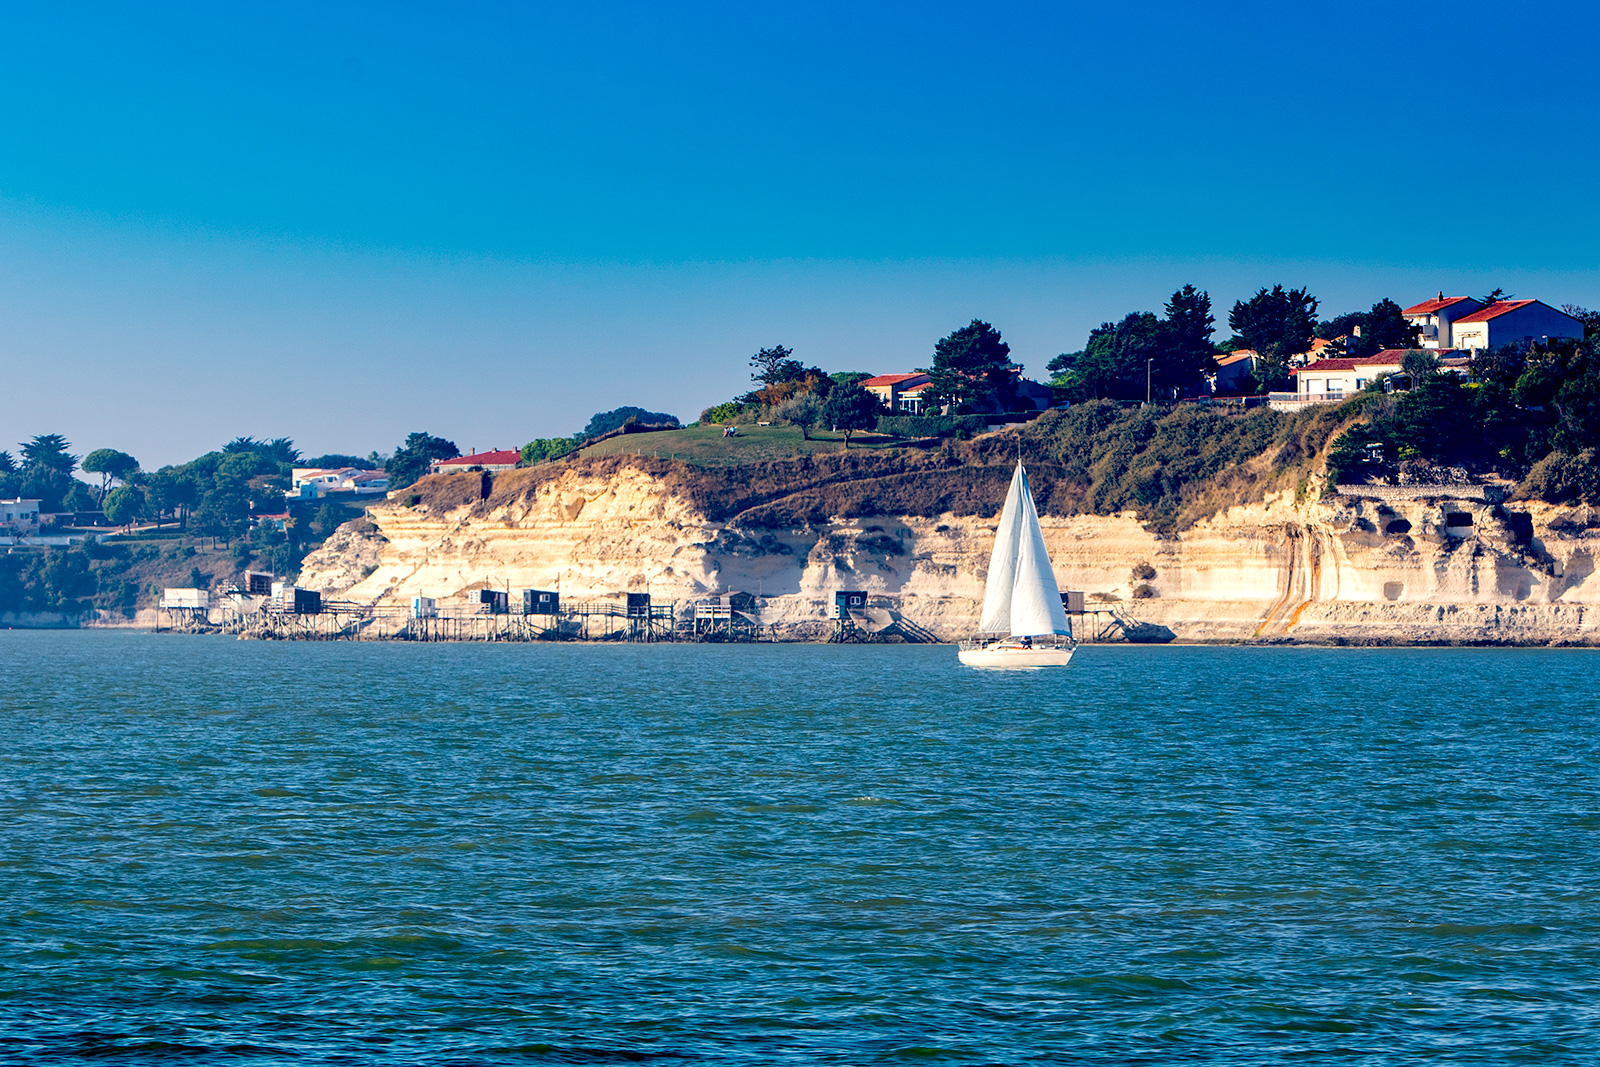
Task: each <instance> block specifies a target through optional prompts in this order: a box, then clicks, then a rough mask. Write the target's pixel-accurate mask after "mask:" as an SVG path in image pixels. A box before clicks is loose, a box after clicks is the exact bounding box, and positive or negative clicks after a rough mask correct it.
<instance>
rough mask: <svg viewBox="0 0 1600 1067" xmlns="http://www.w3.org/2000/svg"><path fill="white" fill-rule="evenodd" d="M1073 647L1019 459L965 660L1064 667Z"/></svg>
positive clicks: (963, 644) (963, 648)
mask: <svg viewBox="0 0 1600 1067" xmlns="http://www.w3.org/2000/svg"><path fill="white" fill-rule="evenodd" d="M1075 647H1076V646H1075V644H1074V643H1073V640H1072V627H1071V625H1070V624H1068V622H1067V613H1066V610H1065V609H1064V608H1063V607H1062V606H1061V590H1060V588H1059V587H1057V585H1056V575H1055V571H1053V570H1052V569H1051V567H1050V553H1049V552H1047V551H1046V550H1045V547H1044V532H1043V531H1042V530H1040V529H1039V513H1038V511H1036V510H1035V509H1034V506H1033V494H1032V493H1031V492H1029V491H1028V475H1027V472H1026V471H1024V470H1023V469H1022V461H1021V460H1018V461H1017V470H1016V473H1015V474H1013V475H1012V476H1011V491H1010V492H1009V493H1007V494H1006V506H1005V508H1004V509H1003V510H1002V511H1001V512H1000V529H999V530H998V531H996V532H995V538H994V554H993V555H991V556H990V557H989V580H988V584H987V585H986V586H985V587H984V591H983V618H982V619H981V620H979V622H978V638H977V640H975V641H963V642H961V651H960V653H959V655H960V658H961V662H962V663H965V664H966V665H967V666H969V667H1065V666H1066V665H1067V663H1068V662H1070V661H1071V659H1072V653H1073V650H1074V649H1075Z"/></svg>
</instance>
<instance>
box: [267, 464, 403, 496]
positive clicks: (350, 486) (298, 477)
mask: <svg viewBox="0 0 1600 1067" xmlns="http://www.w3.org/2000/svg"><path fill="white" fill-rule="evenodd" d="M290 477H291V481H290V486H291V489H290V493H291V495H293V496H297V497H299V498H300V499H302V500H314V499H316V498H317V497H320V496H327V495H328V494H329V493H355V494H356V495H357V496H377V495H380V494H383V493H387V492H388V491H389V476H388V475H387V474H385V473H384V472H383V471H369V470H362V469H361V468H359V467H336V468H325V467H295V468H294V470H293V471H291V472H290Z"/></svg>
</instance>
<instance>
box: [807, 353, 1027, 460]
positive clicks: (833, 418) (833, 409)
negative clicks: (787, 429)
mask: <svg viewBox="0 0 1600 1067" xmlns="http://www.w3.org/2000/svg"><path fill="white" fill-rule="evenodd" d="M996 336H997V337H998V336H999V335H998V334H996ZM882 411H883V405H881V404H880V403H878V398H877V397H875V396H873V395H872V394H871V393H869V392H867V391H866V390H865V389H863V388H861V386H860V385H854V384H852V385H841V386H839V387H838V388H837V389H835V390H834V391H833V392H831V393H829V394H828V399H827V402H826V403H824V404H823V405H822V421H823V422H824V423H826V424H827V425H829V426H832V427H833V428H834V429H835V430H837V431H841V432H843V434H844V447H845V448H847V449H848V448H849V447H850V435H851V434H852V433H854V432H855V431H857V430H870V429H872V428H873V427H875V426H877V425H878V416H879V415H880V414H881V413H882Z"/></svg>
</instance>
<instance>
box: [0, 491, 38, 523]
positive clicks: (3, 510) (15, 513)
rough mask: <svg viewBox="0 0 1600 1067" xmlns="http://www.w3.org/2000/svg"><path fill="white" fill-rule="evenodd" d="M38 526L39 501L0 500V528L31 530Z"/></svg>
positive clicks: (23, 499)
mask: <svg viewBox="0 0 1600 1067" xmlns="http://www.w3.org/2000/svg"><path fill="white" fill-rule="evenodd" d="M38 525H39V501H37V500H30V499H28V498H26V497H20V496H19V497H17V498H16V499H15V500H0V526H11V527H15V528H17V529H19V530H31V529H32V528H33V527H35V526H38Z"/></svg>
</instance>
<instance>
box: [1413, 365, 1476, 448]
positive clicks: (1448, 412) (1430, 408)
mask: <svg viewBox="0 0 1600 1067" xmlns="http://www.w3.org/2000/svg"><path fill="white" fill-rule="evenodd" d="M1481 436H1482V435H1481V434H1480V432H1479V431H1478V427H1477V425H1476V422H1475V420H1474V419H1473V412H1472V398H1471V396H1470V394H1469V393H1468V391H1467V389H1466V388H1465V387H1464V386H1463V385H1462V384H1461V379H1460V378H1458V377H1456V376H1455V375H1454V374H1430V375H1428V376H1426V377H1424V378H1423V379H1422V380H1421V381H1420V382H1418V383H1417V385H1416V387H1415V388H1413V389H1412V390H1411V391H1410V392H1408V393H1406V395H1405V396H1403V397H1401V398H1400V400H1399V402H1398V403H1397V404H1396V405H1395V419H1394V440H1395V444H1396V445H1397V446H1398V449H1399V458H1401V459H1408V458H1413V457H1414V458H1419V459H1425V460H1428V461H1430V462H1433V463H1455V462H1465V461H1469V460H1471V459H1473V458H1475V456H1474V454H1475V453H1477V452H1478V451H1479V448H1478V443H1479V441H1480V440H1481Z"/></svg>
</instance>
